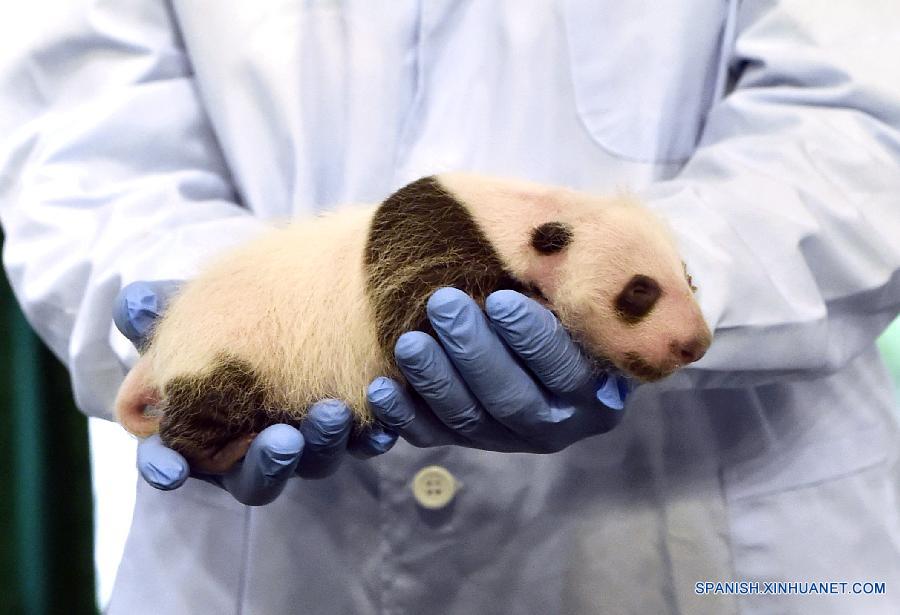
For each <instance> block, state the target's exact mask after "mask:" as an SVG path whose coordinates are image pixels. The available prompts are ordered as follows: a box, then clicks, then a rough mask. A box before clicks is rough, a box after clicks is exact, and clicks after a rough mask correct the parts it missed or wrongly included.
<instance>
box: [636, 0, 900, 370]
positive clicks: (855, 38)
mask: <svg viewBox="0 0 900 615" xmlns="http://www.w3.org/2000/svg"><path fill="white" fill-rule="evenodd" d="M761 4H763V3H760V2H756V1H747V2H743V3H742V4H741V5H740V6H741V9H740V13H739V15H738V19H737V35H736V38H735V43H734V51H733V58H732V63H731V69H732V71H733V72H734V77H735V82H734V83H735V85H734V89H733V91H732V92H731V93H730V94H728V95H727V96H726V97H725V98H724V99H723V100H722V101H720V102H719V103H718V104H716V105H715V106H714V108H713V109H712V110H711V112H710V113H709V116H708V118H707V121H706V124H705V129H704V132H703V137H702V141H701V143H700V146H699V149H698V150H697V152H696V153H695V155H694V156H693V158H692V159H691V160H690V161H689V162H688V163H687V165H686V166H685V167H684V169H683V170H682V172H681V173H680V174H679V175H678V176H677V177H676V178H674V179H673V180H671V181H667V182H663V183H660V184H658V185H655V186H652V187H650V188H649V189H648V190H647V191H646V192H645V194H644V195H643V196H644V197H645V198H646V199H647V200H648V201H649V202H650V204H651V206H653V207H655V208H656V209H657V210H658V211H659V213H660V214H661V215H662V216H664V217H665V218H667V219H668V220H669V221H670V223H671V224H672V226H673V227H674V229H675V231H676V233H677V234H678V235H679V236H680V239H681V244H682V247H683V250H684V253H685V254H684V256H685V260H686V261H687V262H688V263H689V265H690V267H691V273H692V274H693V275H694V279H695V280H696V281H697V283H698V286H699V287H700V296H699V297H700V301H701V306H702V308H703V311H704V314H705V316H706V318H707V321H708V322H709V324H710V325H711V327H713V328H714V330H715V341H714V343H713V346H712V348H711V349H710V351H709V352H708V353H707V355H706V357H704V359H703V360H702V361H701V362H699V363H698V364H695V365H692V366H690V367H688V368H687V369H685V370H683V372H682V373H680V374H677V375H676V376H674V377H673V378H672V379H671V381H667V383H666V385H667V386H693V387H739V386H752V385H758V384H763V383H766V382H770V381H773V380H781V379H785V378H814V377H817V376H821V375H824V374H827V373H830V372H833V371H836V370H838V369H840V368H841V367H842V366H844V365H845V364H846V363H847V362H849V361H850V360H852V359H853V358H854V357H855V356H856V355H857V354H859V353H860V352H862V351H864V350H865V349H866V348H868V347H870V346H871V345H872V343H873V342H874V340H875V338H876V337H877V336H878V335H879V333H880V332H881V331H882V330H883V329H884V328H885V327H886V326H887V325H888V324H889V323H890V321H891V320H892V319H893V318H894V317H895V315H896V314H897V310H898V306H900V271H898V270H900V240H898V238H900V210H898V203H900V200H898V199H900V196H898V195H900V78H898V76H897V69H896V60H895V58H896V57H897V56H898V54H900V5H897V4H896V3H878V4H876V5H874V6H868V5H867V6H866V8H865V9H863V7H861V6H860V5H859V4H858V3H855V2H851V1H848V0H839V1H837V2H829V3H826V4H822V5H815V6H813V5H810V4H809V3H804V2H796V1H790V0H789V1H786V2H779V3H777V4H775V5H774V6H771V7H768V6H767V7H762V6H760V5H761Z"/></svg>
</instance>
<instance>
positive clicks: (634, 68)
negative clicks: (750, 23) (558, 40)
mask: <svg viewBox="0 0 900 615" xmlns="http://www.w3.org/2000/svg"><path fill="white" fill-rule="evenodd" d="M732 14H733V11H731V10H729V4H728V3H726V2H724V1H722V2H710V0H653V1H650V0H639V1H635V2H584V1H578V0H569V1H568V2H566V4H565V22H566V31H567V37H568V45H569V54H570V65H571V70H572V81H573V86H574V90H575V100H576V106H577V112H578V115H579V117H580V119H581V121H582V123H583V125H584V127H585V129H586V130H587V132H588V133H589V134H590V136H591V137H592V138H593V139H594V141H595V142H596V143H597V144H598V145H600V146H601V147H603V148H604V149H605V150H607V151H608V152H610V153H612V154H614V155H616V156H619V157H621V158H625V159H629V160H635V161H639V162H683V161H684V160H686V159H687V158H688V157H689V156H690V155H691V153H692V152H693V151H694V149H695V147H696V144H697V142H698V140H699V137H700V133H701V129H702V127H703V120H704V117H705V116H706V113H707V111H708V110H709V108H710V107H711V106H712V104H713V102H714V100H715V99H716V98H717V97H718V96H721V93H722V90H723V89H724V84H723V81H724V78H725V70H724V66H725V62H724V60H723V58H724V57H725V55H724V54H723V51H722V49H723V47H726V49H727V46H728V43H727V42H726V43H725V45H723V40H725V41H727V40H728V39H729V36H728V34H727V32H729V31H730V30H731V28H730V27H727V26H726V22H728V21H729V18H728V16H729V15H732Z"/></svg>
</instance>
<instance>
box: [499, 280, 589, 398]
mask: <svg viewBox="0 0 900 615" xmlns="http://www.w3.org/2000/svg"><path fill="white" fill-rule="evenodd" d="M484 307H485V313H486V314H487V316H488V318H489V319H490V321H491V323H492V324H493V325H494V329H495V330H496V331H497V333H498V334H499V335H500V337H502V338H503V341H505V342H506V344H507V345H508V346H509V347H510V348H511V349H512V350H513V352H515V353H516V354H517V355H518V356H519V358H521V359H522V361H523V362H524V363H525V365H526V366H527V367H528V369H529V370H531V372H532V373H533V374H534V375H535V376H537V378H538V380H540V381H541V382H542V383H543V384H544V386H546V387H547V388H548V389H549V390H550V391H552V392H553V393H556V394H563V395H566V394H572V393H576V392H578V391H581V390H583V389H584V388H585V387H588V386H592V383H593V380H594V379H595V375H594V368H593V365H592V364H591V361H590V360H589V359H588V358H587V357H585V356H584V354H583V353H582V352H581V349H580V348H578V346H576V345H575V343H574V342H573V341H572V339H571V338H570V337H569V334H568V333H567V332H566V330H565V329H564V328H563V326H562V324H560V322H559V320H558V319H557V318H556V316H554V315H553V313H552V312H551V311H550V310H548V309H547V308H545V307H544V306H542V305H541V304H540V303H538V302H537V301H535V300H533V299H531V298H529V297H526V296H525V295H522V294H520V293H517V292H515V291H512V290H499V291H497V292H495V293H492V294H491V295H489V296H488V298H487V299H486V300H485V303H484Z"/></svg>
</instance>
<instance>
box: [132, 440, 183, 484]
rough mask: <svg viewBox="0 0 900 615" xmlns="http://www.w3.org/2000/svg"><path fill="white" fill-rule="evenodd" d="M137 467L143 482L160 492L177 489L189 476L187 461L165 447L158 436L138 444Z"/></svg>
mask: <svg viewBox="0 0 900 615" xmlns="http://www.w3.org/2000/svg"><path fill="white" fill-rule="evenodd" d="M137 467H138V472H140V474H141V476H142V477H143V479H144V480H145V481H147V482H148V483H149V484H150V485H151V486H152V487H155V488H157V489H161V490H162V491H170V490H172V489H177V488H178V487H180V486H181V485H182V484H184V481H185V480H187V477H188V475H189V474H190V467H189V466H188V462H187V460H186V459H185V458H184V457H182V456H181V455H180V454H179V453H177V452H176V451H173V450H172V449H170V448H169V447H167V446H165V445H164V444H163V443H162V440H161V439H160V437H159V434H154V435H152V436H150V437H149V438H146V439H144V440H142V441H141V442H140V443H139V444H138V448H137Z"/></svg>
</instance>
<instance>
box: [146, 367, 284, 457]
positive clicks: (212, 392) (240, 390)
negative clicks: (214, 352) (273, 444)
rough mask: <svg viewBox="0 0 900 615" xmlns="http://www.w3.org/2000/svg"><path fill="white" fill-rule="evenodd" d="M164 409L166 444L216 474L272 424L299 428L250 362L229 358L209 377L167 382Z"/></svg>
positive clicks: (161, 427)
mask: <svg viewBox="0 0 900 615" xmlns="http://www.w3.org/2000/svg"><path fill="white" fill-rule="evenodd" d="M160 410H161V415H162V418H161V419H160V423H159V433H160V437H161V438H162V441H163V444H165V445H166V446H168V447H170V448H172V449H174V450H176V451H178V452H179V453H181V454H182V455H184V456H185V458H186V459H187V460H188V462H189V463H190V464H191V468H192V469H194V470H196V471H200V472H206V473H211V474H219V473H222V472H225V471H227V470H228V469H229V468H230V467H231V466H232V465H234V463H236V462H237V461H238V460H240V459H241V457H243V456H244V455H245V454H246V452H247V449H248V448H249V446H250V442H251V441H252V440H253V437H254V436H255V435H256V434H258V433H259V432H260V431H262V430H263V429H265V428H266V427H267V426H268V425H271V424H274V423H288V424H292V425H294V426H297V425H298V421H297V420H296V419H294V418H293V417H292V416H291V415H290V413H289V412H287V411H285V409H283V408H274V407H273V405H272V403H271V400H270V399H269V396H268V395H267V394H266V390H265V388H264V386H263V384H262V381H261V380H260V379H259V377H258V376H257V375H256V374H255V373H254V370H253V369H252V367H251V366H250V365H249V364H248V363H246V362H244V361H241V360H240V359H237V358H234V357H229V356H226V355H220V356H219V357H217V359H216V362H215V364H214V366H213V368H212V369H211V370H208V371H206V372H204V374H203V375H189V376H179V377H176V378H173V379H172V380H170V381H169V382H167V383H166V384H165V385H164V387H163V395H162V401H161V404H160Z"/></svg>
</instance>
